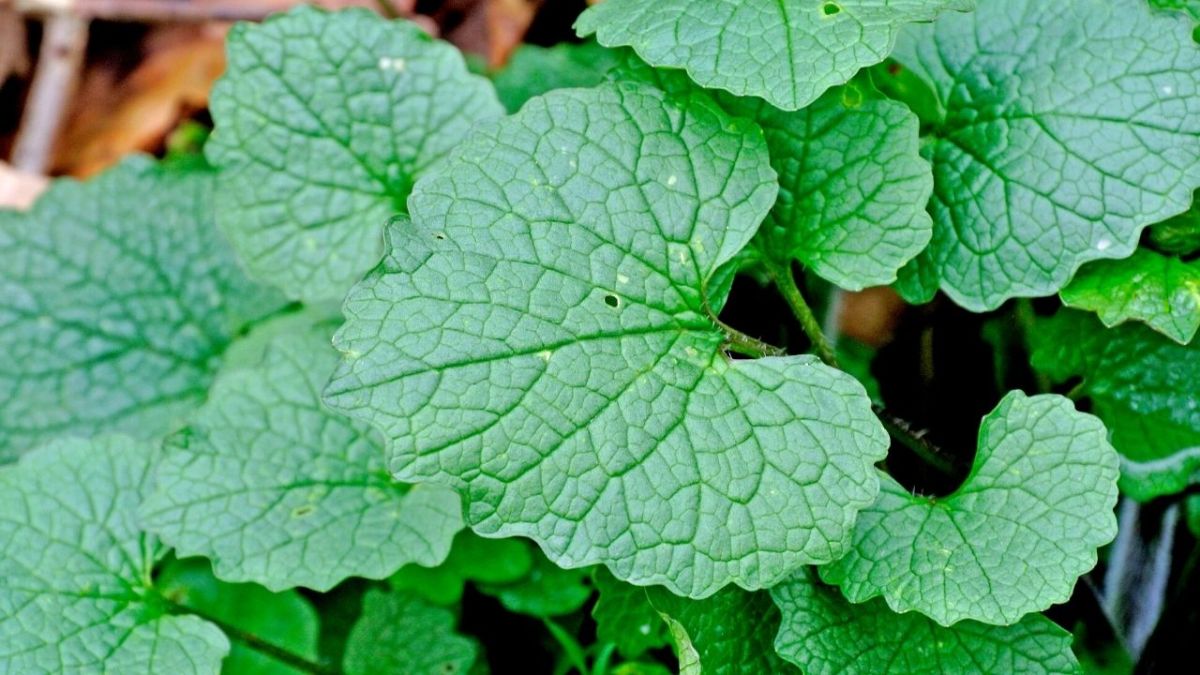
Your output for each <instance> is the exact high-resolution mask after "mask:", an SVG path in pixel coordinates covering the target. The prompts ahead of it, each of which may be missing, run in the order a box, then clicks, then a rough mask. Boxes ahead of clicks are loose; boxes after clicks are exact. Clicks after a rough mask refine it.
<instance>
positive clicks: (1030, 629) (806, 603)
mask: <svg viewBox="0 0 1200 675" xmlns="http://www.w3.org/2000/svg"><path fill="white" fill-rule="evenodd" d="M814 577H815V575H814V574H813V573H812V572H811V571H809V570H801V571H799V572H797V573H796V575H795V576H794V577H792V578H791V579H789V580H788V581H786V582H784V583H782V584H780V585H778V586H776V587H774V588H772V589H771V597H772V598H774V600H775V604H776V605H778V606H779V609H780V610H781V611H782V612H783V623H782V625H781V626H780V629H779V636H778V637H777V638H776V640H775V649H776V650H777V651H778V652H779V654H780V655H781V656H782V657H783V658H785V659H787V660H788V661H791V662H792V663H794V664H796V665H797V666H800V667H801V668H803V669H804V672H805V673H808V675H835V674H838V673H878V674H880V675H885V674H889V673H896V674H899V673H912V674H917V673H920V674H922V675H957V674H958V673H1028V674H1030V675H1032V674H1034V673H1046V674H1050V673H1055V674H1057V673H1062V674H1067V673H1070V674H1071V675H1074V674H1076V673H1079V663H1078V662H1076V660H1075V656H1074V655H1073V654H1072V653H1071V634H1070V633H1068V632H1067V631H1065V630H1063V629H1062V628H1059V627H1058V626H1056V625H1055V624H1054V623H1053V622H1051V621H1050V620H1049V619H1047V618H1046V617H1044V616H1042V615H1040V614H1030V615H1027V616H1025V617H1024V618H1022V619H1021V620H1020V621H1019V622H1017V623H1016V624H1014V625H1011V626H989V625H986V624H982V623H979V622H976V621H960V622H959V623H956V624H954V626H951V627H949V628H946V627H943V626H939V625H938V624H937V623H936V622H934V621H931V620H929V619H928V618H926V617H924V616H922V615H920V614H918V613H916V612H908V613H906V614H896V613H895V612H893V611H891V610H890V609H888V607H887V605H886V604H884V602H883V601H882V600H869V601H867V602H864V603H862V604H858V605H852V604H850V603H849V602H847V601H846V599H845V598H843V597H842V596H841V594H840V593H838V591H837V589H836V588H830V587H828V586H823V585H821V584H820V583H819V582H817V580H816V579H815V578H814Z"/></svg>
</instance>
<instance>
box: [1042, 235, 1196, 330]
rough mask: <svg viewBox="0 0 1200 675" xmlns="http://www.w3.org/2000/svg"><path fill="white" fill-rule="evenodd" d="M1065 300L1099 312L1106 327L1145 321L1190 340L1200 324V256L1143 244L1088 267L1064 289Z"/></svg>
mask: <svg viewBox="0 0 1200 675" xmlns="http://www.w3.org/2000/svg"><path fill="white" fill-rule="evenodd" d="M1062 300H1063V303H1064V304H1066V305H1067V306H1069V307H1076V308H1079V309H1087V310H1091V311H1093V312H1096V313H1097V314H1098V315H1099V316H1100V320H1101V321H1103V322H1104V325H1106V326H1115V325H1117V324H1120V323H1123V322H1125V321H1130V320H1132V321H1141V322H1143V323H1145V324H1146V325H1148V326H1150V327H1151V328H1153V329H1154V330H1156V331H1158V332H1160V333H1162V334H1163V335H1166V336H1167V337H1169V338H1171V339H1172V340H1175V341H1176V342H1178V343H1180V344H1187V343H1188V342H1191V340H1192V337H1193V336H1194V335H1195V334H1196V329H1197V328H1200V261H1192V262H1183V261H1181V260H1179V259H1178V258H1170V257H1167V256H1164V255H1162V254H1159V253H1155V252H1154V251H1149V250H1146V249H1139V250H1137V251H1136V252H1134V254H1133V257H1130V258H1126V259H1124V260H1101V261H1098V262H1094V263H1091V264H1090V265H1087V266H1085V267H1084V268H1083V269H1081V270H1079V274H1077V275H1075V279H1074V280H1073V281H1072V282H1071V285H1070V286H1067V287H1066V288H1064V289H1063V291H1062Z"/></svg>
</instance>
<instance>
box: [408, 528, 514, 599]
mask: <svg viewBox="0 0 1200 675" xmlns="http://www.w3.org/2000/svg"><path fill="white" fill-rule="evenodd" d="M532 568H533V554H532V552H531V550H530V546H529V544H528V543H526V542H524V541H522V540H520V539H485V538H483V537H480V536H479V535H477V534H475V533H473V532H471V531H470V530H463V531H462V532H459V533H458V536H456V537H455V538H454V544H453V546H451V547H450V556H449V557H447V558H446V561H445V562H443V563H442V564H440V565H438V566H437V567H422V566H420V565H416V564H412V565H405V566H404V567H403V568H401V569H400V571H399V572H396V573H395V574H393V575H392V576H391V577H389V578H388V583H389V584H391V586H392V588H394V589H396V590H398V591H407V592H409V593H415V594H417V595H419V596H421V597H422V598H424V599H426V600H428V601H430V602H433V603H436V604H439V605H449V604H452V603H455V602H458V600H459V599H460V598H461V597H462V594H463V588H464V587H465V586H466V583H467V582H468V581H476V582H483V583H489V584H507V583H513V582H516V581H520V580H521V579H522V578H524V577H525V576H526V575H528V574H529V572H530V570H531V569H532Z"/></svg>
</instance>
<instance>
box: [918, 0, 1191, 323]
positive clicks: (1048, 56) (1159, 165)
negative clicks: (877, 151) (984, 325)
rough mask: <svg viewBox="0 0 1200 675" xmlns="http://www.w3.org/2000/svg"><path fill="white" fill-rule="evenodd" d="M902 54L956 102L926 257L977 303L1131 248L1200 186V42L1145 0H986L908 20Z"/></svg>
mask: <svg viewBox="0 0 1200 675" xmlns="http://www.w3.org/2000/svg"><path fill="white" fill-rule="evenodd" d="M894 56H895V58H896V59H897V60H899V61H900V62H901V63H903V64H904V65H905V66H907V67H908V68H910V69H912V70H913V72H915V73H916V74H917V75H919V76H920V77H922V78H923V79H925V80H926V81H927V82H928V83H929V84H930V85H931V86H932V87H933V88H934V90H935V91H936V92H937V97H938V100H939V103H940V105H941V108H942V119H941V120H939V121H938V122H937V124H935V125H934V127H935V128H934V130H933V135H932V137H931V140H930V143H929V144H928V145H927V146H926V148H925V151H926V154H927V155H928V156H929V158H930V160H931V161H932V162H933V173H934V199H933V202H932V210H933V215H934V234H933V243H932V244H931V246H930V248H929V249H928V251H927V253H926V254H925V256H923V260H924V265H925V266H927V268H928V269H924V270H922V272H924V275H925V276H927V277H929V278H928V279H925V280H924V281H925V283H926V284H927V285H929V286H933V285H936V283H940V286H941V288H942V289H943V290H944V291H946V293H947V294H949V295H950V296H951V297H952V298H953V299H954V300H955V301H956V302H958V303H960V304H962V305H963V306H964V307H967V308H969V309H973V310H984V309H992V308H995V307H998V306H999V305H1000V304H1001V303H1002V302H1004V300H1006V299H1008V298H1012V297H1031V296H1043V295H1050V294H1052V293H1055V292H1057V291H1058V290H1060V289H1061V288H1062V287H1063V286H1064V285H1065V284H1066V283H1067V281H1068V280H1069V279H1070V278H1071V276H1072V275H1073V274H1074V273H1075V270H1076V269H1078V268H1079V266H1080V265H1082V264H1083V263H1085V262H1087V261H1089V260H1095V259H1099V258H1124V257H1126V256H1128V255H1129V254H1130V253H1132V252H1133V249H1134V247H1135V246H1136V245H1137V242H1138V236H1139V234H1140V233H1141V230H1142V228H1144V227H1145V226H1147V225H1150V224H1152V223H1156V222H1159V221H1161V220H1164V219H1166V218H1168V217H1170V216H1174V215H1177V214H1179V213H1182V212H1184V211H1186V210H1187V208H1188V206H1189V205H1190V204H1191V202H1192V191H1193V190H1194V189H1196V188H1197V187H1200V48H1197V46H1196V44H1195V43H1194V42H1193V41H1192V29H1191V26H1190V25H1189V24H1188V22H1186V21H1182V20H1179V19H1178V17H1173V16H1169V15H1166V14H1157V13H1154V12H1152V11H1151V9H1150V8H1149V6H1148V5H1147V4H1146V3H1145V2H1144V1H1143V0H1061V1H1059V2H1045V1H1044V0H983V1H982V2H980V3H979V9H978V11H976V12H973V13H971V14H948V15H945V16H943V17H942V18H940V19H938V21H937V22H936V23H935V24H933V25H931V26H912V27H909V28H907V29H905V31H904V32H903V34H902V36H901V38H900V40H899V41H898V42H897V46H896V53H895V55H894Z"/></svg>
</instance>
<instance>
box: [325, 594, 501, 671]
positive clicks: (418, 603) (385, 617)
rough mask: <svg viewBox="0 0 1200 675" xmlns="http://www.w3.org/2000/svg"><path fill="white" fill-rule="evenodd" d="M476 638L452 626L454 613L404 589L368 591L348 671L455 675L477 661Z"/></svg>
mask: <svg viewBox="0 0 1200 675" xmlns="http://www.w3.org/2000/svg"><path fill="white" fill-rule="evenodd" d="M478 652H479V648H478V647H477V646H476V644H475V642H474V641H473V640H471V639H469V638H465V637H463V636H461V635H459V634H457V633H455V632H454V615H453V614H451V613H450V611H449V610H447V609H444V608H442V607H437V606H435V605H430V604H428V603H426V602H424V601H423V600H421V599H420V598H418V597H416V596H414V595H409V594H406V593H387V592H384V591H379V590H370V591H367V594H366V595H365V596H363V612H362V618H361V619H359V621H358V623H356V624H354V629H353V630H351V631H350V639H349V640H348V641H347V643H346V657H345V660H344V668H345V671H346V675H396V674H397V673H404V674H405V675H455V674H456V673H464V674H465V673H466V672H467V671H468V670H470V668H471V664H473V663H474V662H475V658H476V655H477V654H478Z"/></svg>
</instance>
